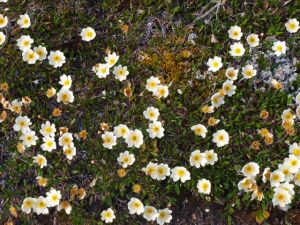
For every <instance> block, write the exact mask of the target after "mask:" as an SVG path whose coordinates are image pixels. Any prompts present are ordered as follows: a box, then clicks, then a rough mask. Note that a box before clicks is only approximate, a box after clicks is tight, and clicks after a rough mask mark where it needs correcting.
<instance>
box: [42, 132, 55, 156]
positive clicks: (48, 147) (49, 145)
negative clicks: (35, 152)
mask: <svg viewBox="0 0 300 225" xmlns="http://www.w3.org/2000/svg"><path fill="white" fill-rule="evenodd" d="M43 142H44V143H43V144H42V145H41V148H42V150H43V151H48V152H52V150H54V149H56V142H55V139H54V138H53V137H51V136H47V137H44V138H43Z"/></svg>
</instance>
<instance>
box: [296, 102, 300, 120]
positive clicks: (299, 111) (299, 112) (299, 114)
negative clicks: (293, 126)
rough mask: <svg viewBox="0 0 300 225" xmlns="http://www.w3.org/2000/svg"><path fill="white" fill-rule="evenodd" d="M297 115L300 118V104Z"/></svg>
mask: <svg viewBox="0 0 300 225" xmlns="http://www.w3.org/2000/svg"><path fill="white" fill-rule="evenodd" d="M296 115H297V117H298V119H300V105H298V107H297V108H296Z"/></svg>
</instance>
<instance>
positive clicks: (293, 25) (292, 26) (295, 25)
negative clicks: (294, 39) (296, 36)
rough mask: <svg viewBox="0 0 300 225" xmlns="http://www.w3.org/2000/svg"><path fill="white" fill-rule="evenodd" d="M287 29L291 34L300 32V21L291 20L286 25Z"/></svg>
mask: <svg viewBox="0 0 300 225" xmlns="http://www.w3.org/2000/svg"><path fill="white" fill-rule="evenodd" d="M285 28H286V30H287V31H288V32H290V33H296V32H297V31H298V30H299V21H298V20H297V19H289V20H288V21H287V22H286V23H285Z"/></svg>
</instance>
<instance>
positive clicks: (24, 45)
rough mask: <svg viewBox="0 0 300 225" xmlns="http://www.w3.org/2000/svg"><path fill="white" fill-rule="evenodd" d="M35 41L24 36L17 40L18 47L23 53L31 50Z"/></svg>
mask: <svg viewBox="0 0 300 225" xmlns="http://www.w3.org/2000/svg"><path fill="white" fill-rule="evenodd" d="M32 43H33V39H32V38H31V37H30V36H29V35H22V36H21V37H20V38H19V39H17V46H18V48H19V49H20V50H21V51H26V50H28V49H30V48H31V44H32Z"/></svg>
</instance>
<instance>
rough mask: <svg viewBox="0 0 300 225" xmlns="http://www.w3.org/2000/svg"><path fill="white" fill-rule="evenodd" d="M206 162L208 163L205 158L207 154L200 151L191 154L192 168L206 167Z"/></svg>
mask: <svg viewBox="0 0 300 225" xmlns="http://www.w3.org/2000/svg"><path fill="white" fill-rule="evenodd" d="M206 162H207V159H206V157H205V154H204V153H201V152H200V150H195V151H193V152H192V153H191V156H190V164H191V166H194V167H196V168H199V167H200V166H205V165H206Z"/></svg>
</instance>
